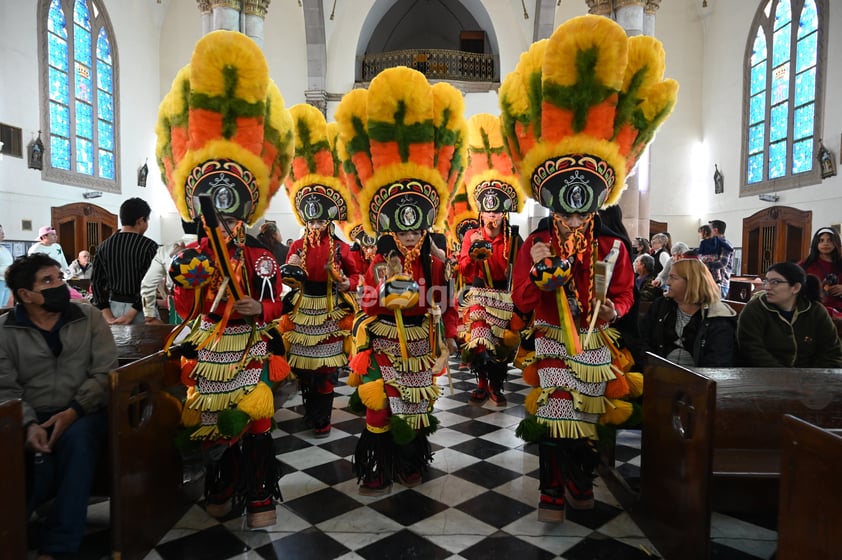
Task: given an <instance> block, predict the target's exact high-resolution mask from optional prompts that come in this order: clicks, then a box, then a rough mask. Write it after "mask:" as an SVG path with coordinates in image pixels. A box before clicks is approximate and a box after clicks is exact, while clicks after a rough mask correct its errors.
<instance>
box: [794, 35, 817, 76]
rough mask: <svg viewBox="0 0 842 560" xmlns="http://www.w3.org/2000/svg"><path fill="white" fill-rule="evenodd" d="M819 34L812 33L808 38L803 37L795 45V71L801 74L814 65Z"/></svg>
mask: <svg viewBox="0 0 842 560" xmlns="http://www.w3.org/2000/svg"><path fill="white" fill-rule="evenodd" d="M818 38H819V34H818V33H813V34H812V35H810V36H809V37H804V38H803V39H801V40H800V41H798V43H797V47H796V55H795V71H796V72H801V71H802V70H804V69H805V68H809V67H811V66H815V65H816V52H817V51H816V50H817V47H816V41H818Z"/></svg>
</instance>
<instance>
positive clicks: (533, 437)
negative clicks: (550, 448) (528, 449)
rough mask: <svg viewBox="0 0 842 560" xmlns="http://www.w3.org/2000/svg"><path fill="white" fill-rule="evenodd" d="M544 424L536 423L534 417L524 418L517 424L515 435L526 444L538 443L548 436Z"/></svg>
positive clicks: (547, 429) (547, 430)
mask: <svg viewBox="0 0 842 560" xmlns="http://www.w3.org/2000/svg"><path fill="white" fill-rule="evenodd" d="M549 432H550V430H549V428H547V426H546V424H542V423H540V422H538V420H537V419H536V418H535V417H534V416H530V417H529V418H524V419H523V420H521V422H520V424H518V426H517V429H516V430H515V435H516V436H517V437H519V438H520V439H522V440H523V441H525V442H527V443H539V442H541V441H543V440H545V439H546V438H547V436H548V435H549Z"/></svg>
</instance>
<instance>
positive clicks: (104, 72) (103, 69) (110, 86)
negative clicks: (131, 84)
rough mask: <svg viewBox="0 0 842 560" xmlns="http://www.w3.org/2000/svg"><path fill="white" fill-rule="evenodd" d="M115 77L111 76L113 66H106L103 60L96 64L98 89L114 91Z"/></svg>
mask: <svg viewBox="0 0 842 560" xmlns="http://www.w3.org/2000/svg"><path fill="white" fill-rule="evenodd" d="M112 79H113V76H112V74H111V66H110V65H108V64H105V63H104V62H102V61H101V60H97V62H96V87H98V88H99V89H101V90H103V91H114V83H113V82H112Z"/></svg>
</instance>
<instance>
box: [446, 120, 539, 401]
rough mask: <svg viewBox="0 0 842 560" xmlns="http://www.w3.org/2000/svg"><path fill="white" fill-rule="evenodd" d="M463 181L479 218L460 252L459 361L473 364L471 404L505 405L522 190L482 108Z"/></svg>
mask: <svg viewBox="0 0 842 560" xmlns="http://www.w3.org/2000/svg"><path fill="white" fill-rule="evenodd" d="M464 183H465V186H466V190H467V194H468V197H467V198H468V201H469V202H470V204H471V207H472V209H473V211H474V214H475V215H477V216H478V217H479V223H478V226H477V227H476V228H475V229H471V230H468V231H467V232H466V233H465V234H464V239H463V240H462V247H461V252H460V254H459V272H460V274H461V276H462V277H463V278H464V279H465V285H466V288H467V292H466V294H465V297H464V304H463V307H462V309H461V311H462V315H463V323H464V325H465V327H464V329H465V332H466V342H465V345H464V351H463V361H465V362H467V363H470V364H471V369H472V370H473V371H474V373H475V374H476V376H477V388H476V389H475V390H474V391H473V392H472V393H471V396H470V400H471V403H473V404H483V403H484V402H485V401H486V400H488V399H489V397H490V398H491V401H492V402H493V403H494V404H495V405H496V406H505V405H506V397H505V396H504V395H503V384H504V381H505V379H506V374H507V372H508V363H509V361H511V359H512V358H513V357H514V353H515V352H516V351H517V347H518V344H519V342H520V334H519V331H520V329H522V328H523V327H524V324H523V321H522V320H521V319H520V316H518V315H515V313H514V305H513V304H512V296H511V286H512V282H511V280H512V267H513V265H514V262H515V258H516V257H517V252H518V248H519V247H520V245H521V243H522V239H521V238H520V236H519V235H518V233H517V226H511V225H510V224H509V212H520V210H521V209H522V208H523V202H524V200H525V197H526V195H525V194H524V193H523V191H522V189H521V188H520V183H519V179H518V177H517V174H516V172H515V170H514V167H513V165H512V160H511V158H510V157H509V155H508V154H507V153H506V149H505V146H504V144H503V137H502V136H501V134H500V121H499V119H498V118H497V117H495V116H493V115H489V114H485V113H481V114H479V115H474V116H473V117H471V119H470V120H469V121H468V167H467V169H466V171H465V177H464Z"/></svg>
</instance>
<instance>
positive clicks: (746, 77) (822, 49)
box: [740, 0, 828, 196]
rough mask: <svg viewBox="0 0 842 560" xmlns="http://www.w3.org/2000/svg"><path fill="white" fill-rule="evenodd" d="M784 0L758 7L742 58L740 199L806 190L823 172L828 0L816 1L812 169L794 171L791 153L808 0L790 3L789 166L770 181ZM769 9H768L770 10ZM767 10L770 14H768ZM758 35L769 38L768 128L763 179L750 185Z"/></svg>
mask: <svg viewBox="0 0 842 560" xmlns="http://www.w3.org/2000/svg"><path fill="white" fill-rule="evenodd" d="M781 1H782V0H763V1H762V2H761V3H760V5H759V6H758V8H757V12H756V14H755V16H754V21H753V22H752V25H751V28H750V29H749V33H748V39H747V41H746V49H745V56H744V59H743V126H742V154H741V165H740V185H741V186H740V196H754V195H758V194H762V193H768V192H775V191H783V190H788V189H794V188H798V187H804V186H808V185H816V184H819V183H820V182H821V173H820V169H819V165H818V160H817V159H816V152H817V151H818V146H819V141H820V139H821V137H822V133H823V123H824V92H825V87H824V85H825V76H826V67H827V33H826V31H827V26H828V3H827V0H814V2H815V5H816V14H817V19H818V30H817V32H816V33H817V36H816V65H815V69H816V77H815V97H814V116H813V138H812V139H813V149H812V153H811V162H812V169H811V170H810V171H805V172H801V173H797V174H793V172H792V153H793V144H794V140H793V131H794V120H795V119H794V115H795V111H796V109H797V107H795V106H794V96H795V91H796V90H795V81H796V71H795V69H794V66H795V61H796V55H797V45H798V28H799V22H800V19H801V12H802V9H803V7H804V4H805V3H806V0H788V1H789V4H790V6H791V10H792V19H791V27H790V31H791V35H790V54H789V57H788V61H789V63H790V71H789V85H788V88H789V89H788V97H787V99H789V106H788V110H787V133H786V141H785V144H786V165H785V170H784V175H783V176H781V177H779V178H774V179H770V178H769V147H770V144H771V143H770V141H769V129H770V126H769V123H770V122H771V109H772V107H771V105H772V99H771V96H772V94H773V92H772V81H773V77H774V71H775V67H773V66H774V65H773V62H772V57H773V49H772V45H773V37H774V29H773V28H774V24H775V12H776V10H777V7H778V4H780V3H781ZM767 6H768V10H767ZM767 11H768V15H767ZM758 32H762V33H763V34H764V36H765V38H766V53H767V54H766V61H767V67H766V77H765V80H766V81H765V107H764V111H765V116H764V122H765V128H764V133H763V154H764V158H763V179H761V180H760V181H758V182H755V183H749V182H748V177H749V170H748V160H749V155H750V154H749V130H750V122H749V121H750V112H749V107H750V102H751V73H752V54H753V52H754V42H755V38H756V37H757V34H758Z"/></svg>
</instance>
